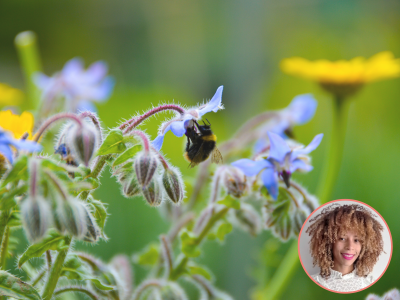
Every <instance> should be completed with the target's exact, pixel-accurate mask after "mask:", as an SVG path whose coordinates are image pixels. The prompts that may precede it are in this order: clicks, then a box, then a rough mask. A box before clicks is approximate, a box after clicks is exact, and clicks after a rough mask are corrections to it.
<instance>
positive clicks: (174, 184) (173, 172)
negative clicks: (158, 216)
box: [162, 167, 184, 203]
mask: <svg viewBox="0 0 400 300" xmlns="http://www.w3.org/2000/svg"><path fill="white" fill-rule="evenodd" d="M162 183H163V186H164V189H165V191H166V192H167V195H168V198H169V199H171V201H172V202H174V203H180V202H181V201H182V200H183V197H184V188H183V181H182V176H181V174H180V172H179V171H178V170H177V169H175V168H173V167H170V168H168V169H166V170H165V171H164V174H163V176H162Z"/></svg>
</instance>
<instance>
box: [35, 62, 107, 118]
mask: <svg viewBox="0 0 400 300" xmlns="http://www.w3.org/2000/svg"><path fill="white" fill-rule="evenodd" d="M107 72H108V67H107V64H106V63H105V62H102V61H98V62H95V63H93V64H92V65H90V66H89V68H88V69H87V70H85V69H84V66H83V62H82V60H80V59H78V58H73V59H71V60H70V61H68V62H67V63H66V64H65V65H64V68H63V69H62V70H61V72H59V73H56V74H54V75H53V76H52V77H48V76H46V75H45V74H43V73H38V74H36V75H35V78H34V80H35V83H36V85H37V86H38V87H39V88H40V89H41V90H42V92H43V94H42V98H43V100H44V101H48V102H52V101H54V100H55V98H56V97H59V96H63V97H65V98H66V110H67V111H72V112H78V111H86V110H89V111H92V112H96V107H95V106H94V105H93V104H92V102H93V101H94V102H103V101H105V100H107V99H108V98H109V97H110V94H111V92H112V90H113V88H114V80H113V78H112V77H110V76H106V75H107ZM46 104H47V103H46ZM49 105H50V104H49Z"/></svg>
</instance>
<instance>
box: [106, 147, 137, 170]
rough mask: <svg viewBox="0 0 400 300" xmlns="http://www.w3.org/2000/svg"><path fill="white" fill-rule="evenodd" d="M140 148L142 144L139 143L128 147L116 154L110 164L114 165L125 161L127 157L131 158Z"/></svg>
mask: <svg viewBox="0 0 400 300" xmlns="http://www.w3.org/2000/svg"><path fill="white" fill-rule="evenodd" d="M140 150H142V145H140V144H137V145H135V146H133V147H130V148H129V149H127V150H126V151H125V152H124V153H122V154H121V155H120V156H118V158H117V159H116V160H115V161H114V163H113V165H112V166H113V167H115V166H118V165H120V164H122V163H124V162H126V161H127V160H128V159H131V158H133V157H134V156H135V155H136V153H138V152H139V151H140Z"/></svg>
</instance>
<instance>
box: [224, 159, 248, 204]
mask: <svg viewBox="0 0 400 300" xmlns="http://www.w3.org/2000/svg"><path fill="white" fill-rule="evenodd" d="M223 167H224V171H223V172H222V184H223V186H224V187H225V189H226V191H227V193H228V194H230V195H232V196H234V197H236V198H240V197H242V196H243V194H244V193H245V192H246V190H247V181H246V176H245V175H244V173H243V172H242V171H241V170H240V169H238V168H236V167H233V166H223Z"/></svg>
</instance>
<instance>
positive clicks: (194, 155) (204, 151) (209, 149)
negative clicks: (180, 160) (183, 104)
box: [184, 120, 222, 168]
mask: <svg viewBox="0 0 400 300" xmlns="http://www.w3.org/2000/svg"><path fill="white" fill-rule="evenodd" d="M207 122H208V124H209V125H207V124H206V123H205V122H204V121H203V123H204V125H199V124H198V123H197V122H196V121H193V123H194V125H193V127H189V128H187V129H186V137H187V144H186V152H185V155H184V156H185V159H186V160H187V161H188V162H190V165H189V167H191V168H193V167H194V166H197V165H198V164H199V163H201V162H203V161H205V160H206V159H207V158H208V157H209V156H210V154H211V162H213V163H216V164H219V163H222V155H221V152H219V150H218V149H217V147H216V141H217V137H216V135H215V134H214V133H213V132H212V131H211V123H210V122H209V121H208V120H207ZM196 129H197V130H196Z"/></svg>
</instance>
